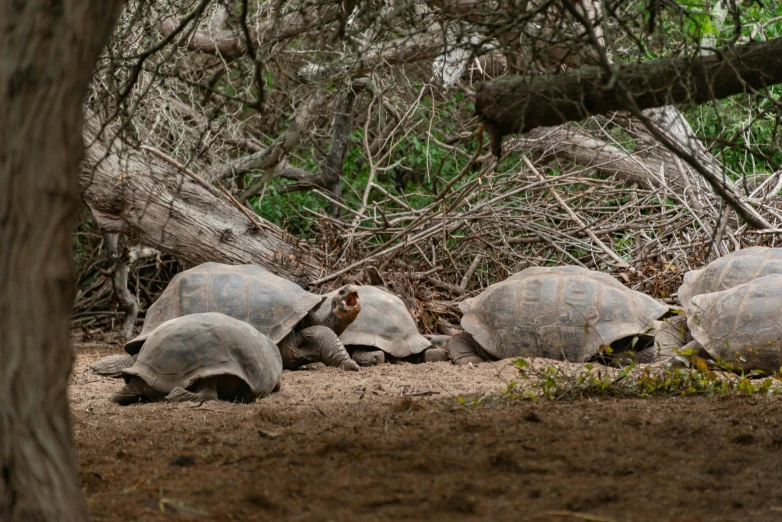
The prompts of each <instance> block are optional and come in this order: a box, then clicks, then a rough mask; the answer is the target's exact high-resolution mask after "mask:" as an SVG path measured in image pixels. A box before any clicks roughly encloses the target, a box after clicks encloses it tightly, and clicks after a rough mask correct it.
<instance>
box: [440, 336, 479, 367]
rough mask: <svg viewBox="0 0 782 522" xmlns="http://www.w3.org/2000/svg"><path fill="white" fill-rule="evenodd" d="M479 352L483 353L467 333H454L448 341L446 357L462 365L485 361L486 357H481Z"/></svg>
mask: <svg viewBox="0 0 782 522" xmlns="http://www.w3.org/2000/svg"><path fill="white" fill-rule="evenodd" d="M481 353H483V350H481V348H480V347H479V346H478V343H476V342H475V339H473V338H472V336H471V335H470V334H468V333H464V332H462V333H459V334H456V335H454V336H453V337H452V338H451V340H450V341H449V342H448V357H450V359H451V361H453V363H454V364H459V365H464V364H470V363H473V364H478V363H481V362H486V358H484V357H481V355H480V354H481Z"/></svg>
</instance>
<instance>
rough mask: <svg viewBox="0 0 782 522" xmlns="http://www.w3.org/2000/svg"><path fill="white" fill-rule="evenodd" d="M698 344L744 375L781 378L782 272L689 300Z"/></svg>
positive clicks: (694, 346) (691, 324) (693, 344)
mask: <svg viewBox="0 0 782 522" xmlns="http://www.w3.org/2000/svg"><path fill="white" fill-rule="evenodd" d="M687 325H688V326H689V328H690V332H691V334H692V337H693V339H694V340H693V341H692V342H691V343H689V344H687V345H686V346H685V347H684V349H693V350H698V349H701V348H702V349H703V350H705V351H706V353H707V354H708V355H709V356H710V357H711V358H713V359H718V360H722V361H724V362H726V363H729V364H730V365H731V366H733V367H734V368H737V369H741V370H744V371H752V370H759V371H761V372H763V373H765V374H776V373H778V372H779V371H780V367H782V274H772V275H767V276H765V277H760V278H758V279H753V280H751V281H747V282H746V283H742V284H740V285H735V286H733V287H731V288H728V289H727V290H722V291H720V292H712V293H708V294H699V295H695V296H693V297H692V298H690V300H689V305H688V309H687Z"/></svg>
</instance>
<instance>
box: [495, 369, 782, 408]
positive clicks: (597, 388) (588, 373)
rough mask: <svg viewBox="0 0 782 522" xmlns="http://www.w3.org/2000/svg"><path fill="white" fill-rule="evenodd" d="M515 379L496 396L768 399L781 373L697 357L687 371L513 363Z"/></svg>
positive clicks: (780, 388)
mask: <svg viewBox="0 0 782 522" xmlns="http://www.w3.org/2000/svg"><path fill="white" fill-rule="evenodd" d="M514 365H515V367H516V368H517V370H518V372H519V379H518V380H512V381H510V382H509V383H508V384H507V386H506V388H505V389H504V390H503V393H502V395H503V396H504V397H506V398H511V399H548V400H561V399H566V398H571V399H574V398H583V397H600V396H609V397H670V396H685V395H708V396H711V395H717V394H742V395H772V394H779V393H781V392H782V374H777V375H774V376H771V377H767V378H765V379H753V378H752V377H754V375H752V374H750V375H744V374H735V373H729V372H726V371H722V370H720V369H713V368H712V367H710V366H709V365H708V364H706V363H705V361H703V360H702V359H698V360H697V361H696V362H695V364H693V365H692V367H690V368H670V367H668V368H666V367H664V366H660V367H652V366H644V367H640V366H638V365H637V364H636V363H631V364H630V365H629V366H627V367H625V368H622V369H617V368H609V367H605V366H602V365H598V364H591V363H586V364H583V365H580V366H578V367H577V368H575V369H573V368H572V366H570V365H560V364H557V365H555V364H547V365H545V366H543V367H540V366H539V365H538V366H537V367H536V366H534V365H531V364H530V363H529V362H528V361H527V360H526V359H517V360H515V361H514Z"/></svg>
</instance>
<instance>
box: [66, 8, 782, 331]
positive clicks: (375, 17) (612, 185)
mask: <svg viewBox="0 0 782 522" xmlns="http://www.w3.org/2000/svg"><path fill="white" fill-rule="evenodd" d="M289 4H290V5H288V4H285V5H283V4H282V3H279V2H268V1H263V0H257V1H253V2H247V1H243V2H227V3H213V2H210V1H209V0H199V1H190V0H181V1H180V0H169V1H167V2H156V3H151V4H150V3H146V2H137V3H131V4H130V6H129V8H128V9H127V11H126V13H125V14H124V15H123V20H122V22H121V24H120V26H119V29H118V31H117V33H116V35H115V38H114V40H113V43H112V45H111V46H110V47H109V49H108V51H107V52H106V53H105V55H104V58H103V60H102V61H101V63H100V65H99V68H98V70H97V72H96V76H95V81H94V82H93V88H92V94H91V96H90V99H89V101H88V109H89V112H88V114H89V115H90V118H92V119H93V120H94V122H97V123H99V124H100V125H98V126H103V131H95V132H92V133H91V134H89V135H88V136H87V137H88V140H87V141H88V143H89V144H92V148H91V149H89V150H88V155H87V160H85V164H84V168H83V175H82V186H83V190H84V195H85V202H86V203H87V205H88V206H89V207H90V208H91V209H92V210H93V213H94V217H95V222H96V223H97V225H98V226H99V227H101V228H102V229H104V230H105V231H109V232H113V233H121V234H124V236H123V238H124V239H123V242H124V243H123V244H125V245H126V246H125V248H128V247H129V246H131V245H136V244H142V245H148V246H151V247H154V248H157V249H160V250H161V251H163V252H165V253H167V254H170V255H173V256H176V258H177V259H179V260H180V261H182V262H183V263H184V264H192V263H195V262H200V261H203V260H206V258H209V259H215V260H220V261H225V262H234V263H236V262H253V263H256V264H260V265H262V266H265V267H266V268H269V269H270V270H273V271H277V272H278V273H280V271H282V273H284V275H286V276H287V277H292V278H295V279H297V280H299V281H300V282H302V284H304V283H306V284H309V285H310V286H311V287H314V288H319V289H321V290H323V291H327V290H328V289H330V288H332V287H333V286H336V285H338V284H341V283H343V282H345V281H347V280H350V281H356V280H358V281H364V282H378V279H379V280H382V281H380V282H383V283H385V284H386V285H387V286H390V287H392V288H395V290H396V291H397V292H398V293H400V294H402V295H403V296H404V297H405V298H406V300H407V302H408V305H409V306H410V308H411V309H413V310H414V311H415V313H416V315H417V317H418V319H419V324H420V326H421V327H422V329H423V330H424V331H426V332H435V331H438V330H440V331H442V330H443V327H445V328H446V329H447V326H448V323H449V321H455V320H456V319H457V312H456V308H455V303H456V302H457V301H458V300H460V299H461V298H463V297H464V296H467V295H471V294H473V293H475V292H478V291H480V289H482V288H484V287H486V286H487V285H489V284H491V283H493V282H496V281H498V280H501V279H503V278H505V277H506V276H507V275H509V274H512V273H514V272H516V271H519V270H521V269H523V268H525V267H527V266H532V265H556V264H576V265H581V266H586V267H588V268H594V269H599V270H606V271H611V272H612V273H614V274H615V275H616V276H617V277H618V278H620V279H621V280H623V281H624V282H625V283H627V284H628V285H631V286H633V287H635V288H637V289H641V290H644V291H646V292H648V293H650V294H651V295H653V296H655V297H659V298H665V299H671V298H672V297H673V294H674V292H675V290H676V288H677V286H678V284H679V282H680V280H681V277H682V275H683V273H684V272H685V271H687V270H689V269H691V268H692V267H694V266H699V265H701V264H703V263H704V262H706V261H708V260H710V259H712V258H715V257H719V256H721V255H724V254H726V253H728V252H730V251H733V250H736V249H739V248H742V247H745V246H748V245H758V244H763V245H769V246H775V245H776V240H777V239H776V238H777V234H778V233H779V229H780V228H782V227H781V226H780V225H781V224H782V208H780V202H779V199H778V196H777V194H778V192H779V191H780V189H781V188H782V176H780V170H779V162H780V160H782V158H778V157H777V155H778V152H777V151H776V149H775V147H774V143H775V142H776V140H778V134H777V133H778V129H777V126H776V124H775V123H774V122H775V121H777V118H778V115H779V114H778V113H779V107H780V104H779V103H778V99H777V96H778V94H779V92H778V90H776V89H777V88H776V87H772V88H769V89H767V90H766V91H764V92H756V91H750V92H749V93H748V94H745V95H741V96H738V97H734V98H731V99H729V100H727V101H713V102H710V103H709V104H707V105H703V106H700V107H687V108H685V109H683V110H684V113H682V112H680V111H679V110H678V109H676V108H674V107H672V106H670V105H669V106H663V107H659V108H655V109H648V110H645V111H629V112H622V113H611V114H607V115H594V116H591V117H589V116H590V113H589V110H588V107H586V106H583V107H582V109H583V115H584V117H585V119H584V121H582V122H581V123H565V124H561V125H558V126H554V127H540V128H536V129H533V130H531V131H529V132H527V133H525V134H524V135H523V136H521V135H520V136H516V137H513V138H510V139H506V140H505V143H503V144H502V147H501V149H502V155H501V156H500V157H496V156H495V155H494V154H493V153H496V152H498V150H499V147H498V144H497V143H494V142H486V143H484V138H485V137H486V136H488V137H489V138H491V139H492V140H495V141H496V135H493V134H492V132H491V130H492V129H491V128H486V129H484V127H483V126H481V123H480V121H478V119H476V118H475V117H474V107H473V106H472V100H473V96H474V94H475V90H476V85H477V84H478V83H479V82H482V81H491V79H492V78H494V77H499V76H502V75H507V74H515V75H523V76H524V77H529V78H533V77H539V76H540V75H550V74H556V73H558V72H561V71H562V70H578V69H579V68H580V67H583V66H585V65H597V66H600V67H605V68H606V70H607V71H611V70H612V67H613V64H614V63H633V62H637V61H648V60H650V59H656V58H660V57H675V58H681V59H689V58H692V57H696V56H699V55H703V54H708V53H711V52H713V51H714V49H715V48H717V49H720V48H721V47H724V46H728V45H733V44H735V43H736V42H739V43H741V42H743V41H746V40H749V39H754V40H765V39H770V38H773V37H775V36H776V35H777V33H779V32H780V31H782V23H780V22H779V21H778V17H777V12H776V11H777V10H778V8H777V7H776V6H773V7H768V8H761V7H752V6H741V5H739V6H736V5H733V3H731V4H730V5H727V3H723V2H721V1H718V2H714V5H713V6H712V9H711V10H705V11H704V10H700V9H702V8H701V7H691V8H687V9H685V8H683V7H677V8H674V7H672V6H668V7H665V6H662V5H659V6H658V5H657V4H654V5H655V6H656V7H655V6H652V7H650V6H648V5H647V3H645V2H593V1H591V0H583V1H582V2H576V3H572V4H573V5H571V3H562V5H559V3H550V2H523V3H516V2H494V1H488V2H473V1H471V0H459V1H448V0H446V1H442V0H429V1H425V2H423V1H409V0H393V1H392V0H388V1H385V0H383V1H381V0H375V1H371V2H358V3H357V2H351V1H344V2H327V1H324V2H320V3H318V2H308V1H303V2H293V3H289ZM516 4H519V5H516ZM521 4H523V5H521ZM738 4H740V2H739V3H738ZM677 5H678V4H677ZM573 6H576V7H573ZM704 17H705V18H704ZM639 19H644V20H646V22H647V27H640V26H639V25H638V24H637V22H636V20H639ZM726 19H728V20H731V21H732V22H733V26H732V27H725V28H722V26H723V23H724V21H725V20H726ZM704 20H705V21H704ZM707 29H708V30H707ZM634 87H637V86H634ZM576 102H578V100H574V103H576ZM497 103H502V100H497ZM519 126H520V128H521V126H522V125H521V122H520V124H519ZM693 127H695V130H693ZM88 128H89V127H88ZM92 128H93V130H94V129H95V128H96V126H93V127H92ZM484 130H488V131H489V132H488V133H487V134H484ZM90 151H92V154H90ZM95 151H98V152H95ZM112 179H114V180H118V181H117V183H118V184H119V185H120V186H123V187H125V189H123V190H122V194H121V196H117V195H116V193H117V191H118V189H116V188H115V187H113V186H112V185H111V184H110V181H107V180H112ZM101 180H104V181H101ZM144 180H147V182H145V181H144ZM715 180H716V182H715ZM144 183H147V184H144ZM106 187H109V188H108V189H107V188H106ZM98 189H100V190H98ZM145 190H146V191H148V192H144V191H145ZM715 190H716V191H717V192H719V193H720V195H717V193H715ZM156 191H157V192H156ZM107 194H113V195H112V196H111V198H110V197H109V196H107ZM112 198H113V199H112ZM145 198H146V199H145ZM725 198H728V199H727V200H728V201H730V202H731V203H730V205H728V204H726V203H725V201H726V200H725ZM107 199H111V202H110V204H108V203H107V202H106V200H107ZM167 205H168V206H167ZM167 208H170V209H171V210H170V211H169V212H168V216H167V217H166V216H165V212H162V211H161V210H160V209H164V210H165V209H167ZM139 209H149V210H148V211H146V210H139ZM196 210H197V211H198V212H195V211H196ZM737 211H738V215H737ZM210 213H211V214H210ZM159 215H160V216H163V217H162V218H159V219H158V221H154V218H156V217H159ZM182 216H185V217H186V218H187V219H185V218H183V217H182ZM192 216H200V217H192ZM210 216H212V217H214V216H221V219H222V221H219V223H218V222H217V221H215V222H214V223H213V222H212V220H211V217H210ZM743 216H750V217H752V219H753V220H754V221H755V222H759V223H762V224H763V227H764V229H762V230H757V229H753V228H749V227H748V226H747V224H746V220H745V219H744V218H743ZM180 219H185V221H186V224H187V226H189V227H190V228H193V229H200V230H198V233H195V234H192V235H190V234H188V238H187V240H186V241H185V240H184V239H183V240H179V241H177V238H176V237H171V234H170V232H169V234H168V235H167V230H168V231H170V230H180V231H181V230H186V228H182V227H180V228H176V226H178V225H177V223H178V221H177V220H180ZM187 220H195V221H196V222H191V221H187ZM215 223H218V224H215ZM84 226H85V225H84V224H83V225H82V227H84ZM90 233H93V234H97V232H95V231H91V232H90ZM178 233H179V234H181V233H182V232H178ZM288 234H291V235H288ZM100 237H102V236H99V235H95V236H94V237H93V239H92V241H91V242H90V243H89V246H85V247H84V248H85V250H86V251H88V252H86V253H85V254H84V256H83V259H84V263H83V265H82V279H81V281H82V283H81V284H82V290H83V292H82V294H81V296H80V300H78V301H77V304H76V310H75V313H74V324H75V325H79V326H81V325H90V326H91V327H108V326H111V324H110V321H111V319H106V318H115V317H116V312H114V311H113V307H114V306H116V304H110V303H109V302H108V301H107V299H108V296H109V295H110V294H111V292H110V290H109V287H110V286H111V284H112V283H111V281H110V277H109V275H110V274H109V272H110V271H111V269H110V263H109V262H108V261H105V262H102V261H100V258H101V256H103V255H104V253H103V250H101V247H100ZM90 250H93V251H94V252H92V253H90V252H89V251H90ZM164 259H166V261H164V263H163V265H162V266H160V264H159V263H158V264H156V265H155V270H154V272H149V270H150V269H151V266H152V264H151V263H148V264H145V265H143V267H142V268H141V269H140V272H139V271H137V273H139V274H147V275H145V276H141V279H139V280H138V282H137V283H136V282H134V277H131V278H130V290H131V293H134V294H136V295H137V296H138V298H140V300H141V301H142V303H141V304H142V308H144V306H145V305H148V304H150V303H151V302H152V300H153V299H154V298H155V297H156V296H155V293H156V292H157V291H158V290H159V288H161V286H160V285H163V284H165V280H166V278H167V277H170V276H171V275H172V274H173V273H174V272H175V271H176V270H178V269H179V268H178V267H179V264H178V263H177V262H175V261H174V260H173V258H171V257H169V258H164ZM101 263H104V264H103V265H101ZM99 265H101V268H102V270H103V272H105V273H101V275H98V274H99V273H98V272H96V266H99ZM144 277H146V278H147V279H146V282H144ZM101 278H103V279H101ZM99 281H103V282H102V283H100V282H99ZM109 312H111V313H109ZM101 314H105V315H101ZM112 314H114V315H112Z"/></svg>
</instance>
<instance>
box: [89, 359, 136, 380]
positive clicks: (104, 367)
mask: <svg viewBox="0 0 782 522" xmlns="http://www.w3.org/2000/svg"><path fill="white" fill-rule="evenodd" d="M136 357H138V355H123V354H114V355H109V356H106V357H104V358H103V359H101V360H100V361H98V362H96V363H95V364H91V365H90V370H92V371H93V372H95V373H97V374H98V375H103V376H105V377H121V376H122V370H124V369H125V368H130V367H131V366H133V365H134V364H135V363H136Z"/></svg>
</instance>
